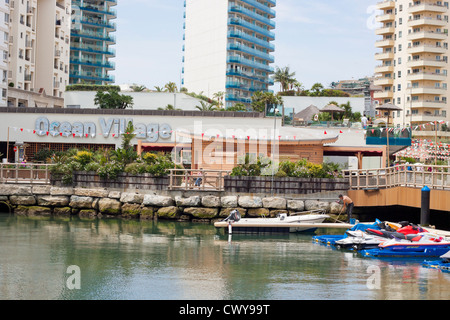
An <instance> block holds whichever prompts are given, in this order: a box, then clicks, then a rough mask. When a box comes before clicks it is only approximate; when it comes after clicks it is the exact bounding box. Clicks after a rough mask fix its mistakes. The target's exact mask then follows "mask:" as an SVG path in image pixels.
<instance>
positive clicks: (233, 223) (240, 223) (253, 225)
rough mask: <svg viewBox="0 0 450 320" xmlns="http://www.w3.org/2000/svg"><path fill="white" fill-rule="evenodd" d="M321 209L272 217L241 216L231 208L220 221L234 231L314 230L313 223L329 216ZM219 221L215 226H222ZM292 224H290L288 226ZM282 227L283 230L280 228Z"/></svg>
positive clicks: (321, 221) (320, 221)
mask: <svg viewBox="0 0 450 320" xmlns="http://www.w3.org/2000/svg"><path fill="white" fill-rule="evenodd" d="M329 217H330V216H329V215H326V214H325V213H324V212H323V211H314V212H313V211H311V212H310V213H309V214H298V213H297V214H292V215H288V214H286V213H280V214H278V215H277V216H276V217H274V218H266V217H262V218H241V214H240V213H239V211H238V210H233V211H232V212H231V214H230V215H229V216H228V217H227V218H226V219H224V220H223V221H222V224H223V223H224V222H226V223H227V224H228V225H229V226H230V227H231V228H232V230H234V231H241V232H242V231H244V232H283V231H284V232H290V233H293V232H305V231H314V230H316V229H317V228H316V227H315V226H314V225H315V224H320V223H323V222H324V221H325V219H327V218H329ZM222 224H221V223H218V224H216V226H222ZM290 224H292V226H290ZM282 229H283V230H282Z"/></svg>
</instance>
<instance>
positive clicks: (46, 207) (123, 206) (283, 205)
mask: <svg viewBox="0 0 450 320" xmlns="http://www.w3.org/2000/svg"><path fill="white" fill-rule="evenodd" d="M0 203H3V204H7V205H8V206H9V207H10V208H11V211H12V212H13V213H14V214H16V215H26V216H34V215H43V216H50V215H54V216H70V215H79V216H80V217H91V218H95V217H124V218H137V219H143V220H149V219H157V218H160V219H173V220H182V221H205V220H208V221H215V220H217V219H223V218H225V217H227V216H228V215H229V214H230V212H231V211H232V210H234V209H238V210H239V211H240V212H241V214H242V215H243V216H246V217H261V216H266V217H269V216H271V217H273V216H276V215H277V214H279V213H288V214H292V213H294V212H304V211H311V210H317V209H322V210H325V211H326V212H327V213H331V214H337V213H339V210H340V209H341V208H342V207H341V205H340V204H338V203H336V202H335V201H320V200H298V199H297V200H296V199H292V198H291V199H287V198H283V197H264V196H259V195H236V194H235V195H220V196H218V195H207V194H205V195H198V194H197V195H183V194H179V193H178V194H177V193H174V194H170V193H161V194H156V193H154V192H153V193H140V192H134V193H133V192H121V191H117V190H108V189H86V188H65V187H53V186H17V185H0Z"/></svg>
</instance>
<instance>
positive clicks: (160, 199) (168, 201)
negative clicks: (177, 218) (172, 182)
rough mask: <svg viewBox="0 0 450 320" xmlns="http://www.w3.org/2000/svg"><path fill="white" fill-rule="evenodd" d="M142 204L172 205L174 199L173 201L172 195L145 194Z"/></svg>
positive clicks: (150, 205) (151, 205)
mask: <svg viewBox="0 0 450 320" xmlns="http://www.w3.org/2000/svg"><path fill="white" fill-rule="evenodd" d="M142 204H143V205H144V206H149V207H172V206H173V205H174V204H175V201H173V199H172V197H165V196H157V195H153V194H146V195H145V196H144V200H143V201H142Z"/></svg>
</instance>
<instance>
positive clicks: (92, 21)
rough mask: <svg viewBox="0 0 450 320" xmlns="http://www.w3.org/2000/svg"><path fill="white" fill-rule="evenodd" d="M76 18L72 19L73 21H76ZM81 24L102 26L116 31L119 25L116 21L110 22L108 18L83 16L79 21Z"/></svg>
mask: <svg viewBox="0 0 450 320" xmlns="http://www.w3.org/2000/svg"><path fill="white" fill-rule="evenodd" d="M76 22H77V21H76V20H75V19H72V23H76ZM79 22H80V23H81V24H85V25H89V26H93V27H101V28H105V29H108V30H109V31H115V30H116V29H117V25H116V23H114V22H109V21H107V20H102V19H91V18H82V19H81V20H80V21H79Z"/></svg>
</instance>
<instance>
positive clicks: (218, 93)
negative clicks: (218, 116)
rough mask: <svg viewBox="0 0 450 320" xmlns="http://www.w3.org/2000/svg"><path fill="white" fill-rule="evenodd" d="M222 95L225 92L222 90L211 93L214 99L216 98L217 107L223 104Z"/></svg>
mask: <svg viewBox="0 0 450 320" xmlns="http://www.w3.org/2000/svg"><path fill="white" fill-rule="evenodd" d="M224 96H225V92H223V91H220V92H217V93H214V95H213V97H214V99H217V103H218V105H219V108H220V107H222V106H223V97H224Z"/></svg>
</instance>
